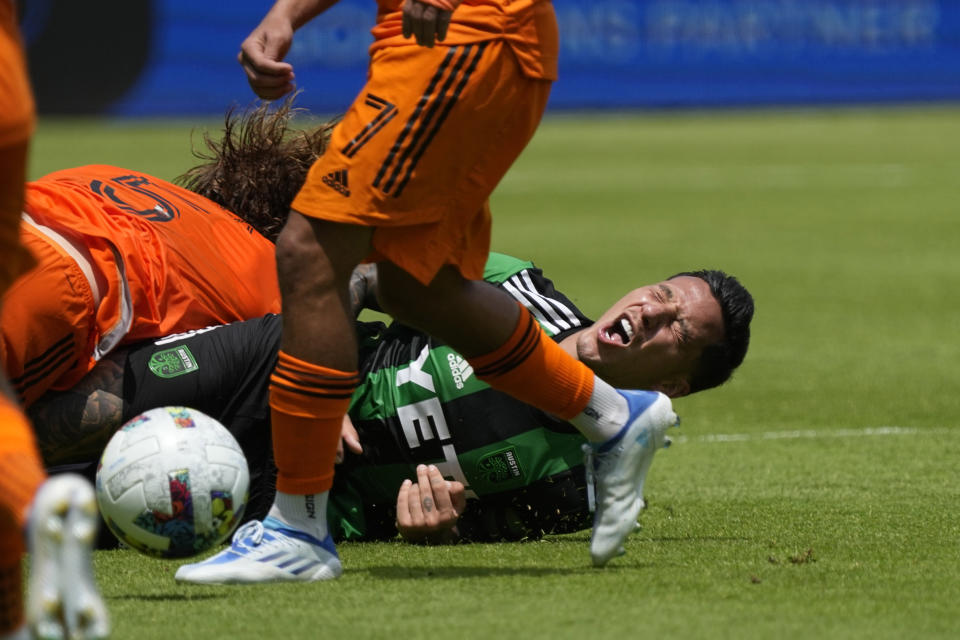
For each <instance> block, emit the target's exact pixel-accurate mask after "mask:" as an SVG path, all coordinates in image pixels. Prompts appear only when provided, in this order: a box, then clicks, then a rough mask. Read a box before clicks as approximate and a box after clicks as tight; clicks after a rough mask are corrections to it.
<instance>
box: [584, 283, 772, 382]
mask: <svg viewBox="0 0 960 640" xmlns="http://www.w3.org/2000/svg"><path fill="white" fill-rule="evenodd" d="M752 318H753V297H752V296H751V295H750V293H749V292H748V291H747V290H746V288H744V286H743V285H741V284H740V282H739V281H738V280H737V279H736V278H734V277H733V276H729V275H727V274H726V273H724V272H722V271H717V270H701V271H691V272H684V273H679V274H677V275H675V276H672V277H670V278H668V279H667V280H664V281H663V282H658V283H656V284H653V285H648V286H646V287H641V288H639V289H634V290H633V291H631V292H630V293H628V294H627V295H625V296H624V297H623V298H621V299H620V300H618V301H617V302H616V303H615V304H614V305H613V306H612V307H610V308H609V309H607V311H605V312H604V313H603V315H602V316H601V317H600V319H599V320H597V322H595V323H594V324H593V325H592V326H591V327H590V328H588V329H586V330H584V331H582V332H580V334H579V335H578V336H577V344H576V348H577V355H578V357H579V358H580V360H581V361H583V362H584V363H585V364H587V365H588V366H589V367H590V368H591V369H592V370H593V371H594V372H595V373H596V374H597V375H598V376H600V377H601V378H603V379H604V380H606V381H607V382H609V383H610V384H612V385H614V386H616V387H622V388H633V389H654V390H657V391H662V392H664V393H666V394H667V395H669V396H671V397H674V398H676V397H680V396H684V395H687V394H689V393H694V392H696V391H701V390H703V389H710V388H712V387H716V386H718V385H721V384H723V383H724V382H726V381H727V380H728V379H729V378H730V376H731V374H732V373H733V370H734V369H736V368H737V367H738V366H740V363H742V362H743V359H744V356H746V353H747V346H748V344H749V342H750V321H751V319H752Z"/></svg>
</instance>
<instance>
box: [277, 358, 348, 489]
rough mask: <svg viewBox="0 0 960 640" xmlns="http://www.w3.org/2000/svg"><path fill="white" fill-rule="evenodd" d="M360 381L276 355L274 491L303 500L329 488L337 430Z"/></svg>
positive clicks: (338, 431) (331, 370)
mask: <svg viewBox="0 0 960 640" xmlns="http://www.w3.org/2000/svg"><path fill="white" fill-rule="evenodd" d="M359 381H360V376H359V375H358V373H357V372H356V371H351V372H344V371H337V370H335V369H327V368H326V367H321V366H320V365H316V364H312V363H310V362H306V361H304V360H299V359H297V358H294V357H293V356H290V355H288V354H286V353H284V352H283V351H281V352H280V359H279V361H278V362H277V368H276V369H274V371H273V375H272V376H271V377H270V408H271V413H270V415H271V420H272V422H273V456H274V459H275V461H276V463H277V490H278V491H282V492H284V493H292V494H300V495H306V494H310V493H323V492H324V491H329V490H330V487H332V486H333V465H334V463H335V462H336V457H337V444H338V443H339V442H340V428H341V425H342V424H343V416H344V415H346V413H347V409H348V408H349V407H350V397H351V396H352V395H353V390H354V389H356V388H357V385H358V384H359Z"/></svg>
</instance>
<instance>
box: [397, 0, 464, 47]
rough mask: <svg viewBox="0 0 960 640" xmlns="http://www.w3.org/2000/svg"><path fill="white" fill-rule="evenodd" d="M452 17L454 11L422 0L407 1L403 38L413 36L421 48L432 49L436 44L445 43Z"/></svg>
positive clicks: (404, 12) (404, 6)
mask: <svg viewBox="0 0 960 640" xmlns="http://www.w3.org/2000/svg"><path fill="white" fill-rule="evenodd" d="M452 15H453V11H447V10H444V9H440V8H439V7H435V6H434V5H432V4H428V3H426V2H421V0H406V2H404V3H403V37H404V38H409V37H410V36H411V35H412V36H413V37H415V38H416V39H417V44H419V45H420V46H423V47H432V46H433V44H434V42H443V40H444V39H445V38H446V37H447V28H448V27H449V26H450V16H452Z"/></svg>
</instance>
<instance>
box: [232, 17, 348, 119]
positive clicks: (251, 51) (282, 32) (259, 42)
mask: <svg viewBox="0 0 960 640" xmlns="http://www.w3.org/2000/svg"><path fill="white" fill-rule="evenodd" d="M336 3H337V0H277V1H276V2H275V3H274V5H273V7H271V8H270V11H268V12H267V15H265V16H264V17H263V20H261V21H260V24H259V25H257V27H256V28H255V29H254V30H253V31H252V32H250V35H249V36H247V38H246V39H245V40H244V41H243V43H242V44H241V45H240V53H239V54H238V55H237V61H238V62H239V63H240V65H241V66H242V67H243V71H244V73H246V74H247V81H248V82H249V83H250V87H251V88H252V89H253V92H254V93H256V94H257V95H258V96H260V97H261V98H263V99H264V100H273V99H275V98H279V97H281V96H283V95H286V94H287V93H290V91H292V90H293V81H294V74H293V65H291V64H290V63H289V62H284V61H283V59H284V58H285V57H286V55H287V52H288V51H289V50H290V45H291V44H292V43H293V32H294V31H296V30H297V29H299V28H300V27H301V26H303V25H304V24H306V23H307V22H309V21H310V20H311V19H312V18H314V17H316V16H318V15H320V14H321V13H323V12H324V11H326V10H327V9H329V8H330V7H332V6H333V5H334V4H336Z"/></svg>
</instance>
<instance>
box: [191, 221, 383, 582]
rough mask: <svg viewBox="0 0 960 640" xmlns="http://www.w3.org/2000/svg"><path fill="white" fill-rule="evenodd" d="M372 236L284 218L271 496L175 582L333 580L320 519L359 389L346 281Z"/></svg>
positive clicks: (336, 565) (336, 568) (335, 564)
mask: <svg viewBox="0 0 960 640" xmlns="http://www.w3.org/2000/svg"><path fill="white" fill-rule="evenodd" d="M372 233H373V230H372V229H369V228H366V227H357V226H352V225H343V224H335V223H330V222H323V221H319V220H315V219H311V218H307V217H305V216H302V215H300V214H298V213H296V212H291V215H290V219H289V220H288V222H287V225H286V227H285V228H284V230H283V232H282V233H281V235H280V238H279V239H278V241H277V271H278V275H279V278H280V290H281V294H282V299H283V338H282V343H281V351H280V354H279V363H278V365H277V368H276V369H275V371H274V374H273V376H272V377H271V387H270V406H271V410H272V423H273V442H274V458H275V460H276V463H277V469H278V477H277V494H276V498H275V499H274V503H273V506H272V507H271V509H270V513H269V515H268V516H267V518H265V519H264V520H263V522H251V523H248V524H247V525H245V526H244V527H242V528H241V529H240V530H239V531H237V533H236V534H235V535H234V538H233V544H232V545H231V546H230V548H228V549H226V550H224V551H223V552H221V553H219V554H217V555H216V556H214V557H213V558H210V559H208V560H205V561H204V562H200V563H196V564H191V565H184V566H182V567H180V569H179V570H178V571H177V574H176V579H177V580H180V581H182V582H192V583H200V584H210V583H260V582H274V581H284V582H287V581H315V580H329V579H332V578H336V577H338V576H339V575H340V574H341V572H342V568H341V565H340V560H339V558H338V557H337V552H336V548H335V547H334V545H333V539H332V538H331V536H330V533H329V530H328V527H327V520H326V510H327V495H328V491H329V489H330V487H331V486H332V483H333V467H334V462H335V458H336V451H337V445H338V443H339V441H340V427H341V423H342V419H343V416H344V415H345V414H346V411H347V408H348V405H349V401H350V396H351V394H352V391H353V388H355V387H356V385H357V384H358V382H359V379H358V377H357V374H356V369H357V345H356V334H355V329H354V319H353V312H352V308H351V304H350V296H349V282H350V276H351V274H352V272H353V268H354V267H355V266H356V265H357V264H358V263H359V262H360V260H362V259H363V257H364V256H365V255H366V254H367V253H368V252H369V248H370V247H369V244H370V237H371V235H372Z"/></svg>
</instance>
